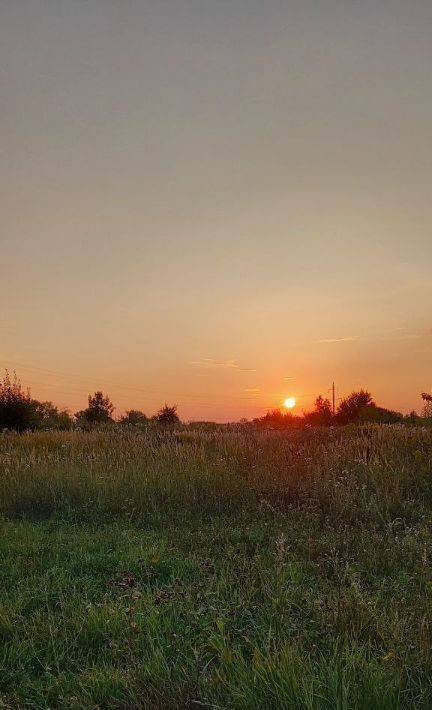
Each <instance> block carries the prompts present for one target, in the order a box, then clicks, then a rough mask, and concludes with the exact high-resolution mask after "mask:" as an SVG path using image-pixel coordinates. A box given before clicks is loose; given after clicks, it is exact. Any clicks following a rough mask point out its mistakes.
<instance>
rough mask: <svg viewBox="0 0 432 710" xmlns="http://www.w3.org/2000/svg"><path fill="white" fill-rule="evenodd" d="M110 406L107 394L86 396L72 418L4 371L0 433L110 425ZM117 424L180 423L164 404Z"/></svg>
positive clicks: (174, 407) (131, 412)
mask: <svg viewBox="0 0 432 710" xmlns="http://www.w3.org/2000/svg"><path fill="white" fill-rule="evenodd" d="M114 421H115V420H114V405H113V403H112V402H111V400H110V399H109V397H108V396H107V395H104V394H103V392H101V391H98V392H95V393H94V394H93V395H91V394H89V396H88V400H87V407H86V408H85V409H82V410H80V411H79V412H76V413H75V414H74V415H71V413H70V412H69V411H68V410H67V409H59V408H58V407H56V406H55V404H53V403H52V402H40V401H39V400H37V399H34V398H33V397H32V396H31V393H30V389H24V388H23V387H22V385H21V382H20V380H19V379H18V377H17V375H16V373H14V374H13V376H12V377H11V376H10V374H9V372H8V371H7V370H6V371H5V374H4V376H3V379H1V380H0V431H1V430H3V429H7V430H11V431H18V432H21V431H27V430H36V429H58V430H61V431H65V430H68V429H72V428H73V427H77V428H82V429H86V428H90V427H92V426H95V425H101V424H113V423H114ZM118 422H119V423H120V424H124V425H137V424H145V423H146V422H155V423H157V424H160V425H165V426H170V425H173V424H178V423H179V422H180V419H179V416H178V413H177V405H171V406H169V405H167V404H165V406H164V407H162V408H161V409H160V410H159V411H158V412H157V413H156V414H155V415H153V416H151V417H147V416H146V415H145V414H144V412H141V411H139V410H137V409H130V410H129V411H127V412H126V413H125V414H124V415H123V416H122V417H121V418H120V419H119V420H118Z"/></svg>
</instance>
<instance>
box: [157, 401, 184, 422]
mask: <svg viewBox="0 0 432 710" xmlns="http://www.w3.org/2000/svg"><path fill="white" fill-rule="evenodd" d="M155 418H156V421H157V422H158V423H159V424H165V425H173V424H179V422H180V418H179V416H178V414H177V405H176V404H173V405H172V406H171V407H169V406H168V405H167V404H166V405H165V406H164V407H162V409H160V410H159V411H158V413H157V414H156V417H155Z"/></svg>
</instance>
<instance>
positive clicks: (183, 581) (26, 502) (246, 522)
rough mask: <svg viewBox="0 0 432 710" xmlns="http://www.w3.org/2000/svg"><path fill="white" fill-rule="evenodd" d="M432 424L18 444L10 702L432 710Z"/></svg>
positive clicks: (8, 648)
mask: <svg viewBox="0 0 432 710" xmlns="http://www.w3.org/2000/svg"><path fill="white" fill-rule="evenodd" d="M431 504H432V432H431V430H426V429H422V428H417V429H416V428H405V427H398V426H392V427H379V426H365V427H362V428H352V429H350V428H345V429H334V430H306V431H293V432H287V433H282V432H276V431H267V432H264V431H250V430H247V429H243V428H240V427H239V428H238V429H236V428H232V429H227V430H213V431H203V430H199V429H197V428H188V427H180V428H178V429H177V430H174V431H172V430H166V431H160V430H157V429H150V428H149V429H147V430H143V431H134V430H107V431H105V432H88V433H80V432H67V433H38V434H23V435H11V434H7V435H3V436H1V437H0V533H1V534H0V573H1V579H2V585H1V587H0V707H5V708H71V709H72V708H82V709H84V708H95V707H98V708H146V709H148V710H154V709H155V710H158V709H160V710H166V709H168V708H173V709H174V708H176V709H177V708H185V709H186V708H187V709H188V710H191V708H200V707H206V708H219V709H220V708H224V709H228V708H229V709H231V708H234V709H236V710H237V709H238V710H242V709H243V708H246V709H248V708H252V709H254V710H267V709H270V710H272V709H274V710H276V709H279V708H280V709H282V708H283V709H286V708H288V709H291V708H292V709H293V710H333V708H339V709H340V710H356V709H357V708H361V709H362V710H382V709H384V710H396V709H401V710H402V709H403V710H405V709H406V710H408V709H411V708H419V709H421V710H426V709H427V708H430V707H432V682H431V678H432V621H431V619H432V615H431V612H432V568H431V564H430V559H431V555H432V532H431V531H432V514H431Z"/></svg>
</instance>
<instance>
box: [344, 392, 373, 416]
mask: <svg viewBox="0 0 432 710" xmlns="http://www.w3.org/2000/svg"><path fill="white" fill-rule="evenodd" d="M374 406H375V403H374V401H373V400H372V395H371V393H370V392H367V391H366V390H359V391H358V392H352V393H351V394H350V395H348V397H345V399H343V400H342V402H341V403H340V405H339V407H338V411H337V415H336V417H337V421H338V423H339V424H350V423H351V422H357V421H359V420H360V419H362V417H363V418H364V414H365V413H364V409H365V408H367V407H374Z"/></svg>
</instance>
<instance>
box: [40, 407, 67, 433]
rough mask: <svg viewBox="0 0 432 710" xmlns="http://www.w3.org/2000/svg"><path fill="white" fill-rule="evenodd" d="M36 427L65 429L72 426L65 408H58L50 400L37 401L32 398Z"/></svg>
mask: <svg viewBox="0 0 432 710" xmlns="http://www.w3.org/2000/svg"><path fill="white" fill-rule="evenodd" d="M33 403H34V407H35V411H36V416H37V427H38V428H39V429H58V430H59V431H67V430H68V429H71V428H72V426H73V421H72V417H71V416H70V414H69V412H68V411H67V410H66V409H62V410H59V408H58V407H56V406H55V405H54V404H53V403H52V402H38V401H37V400H33Z"/></svg>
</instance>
